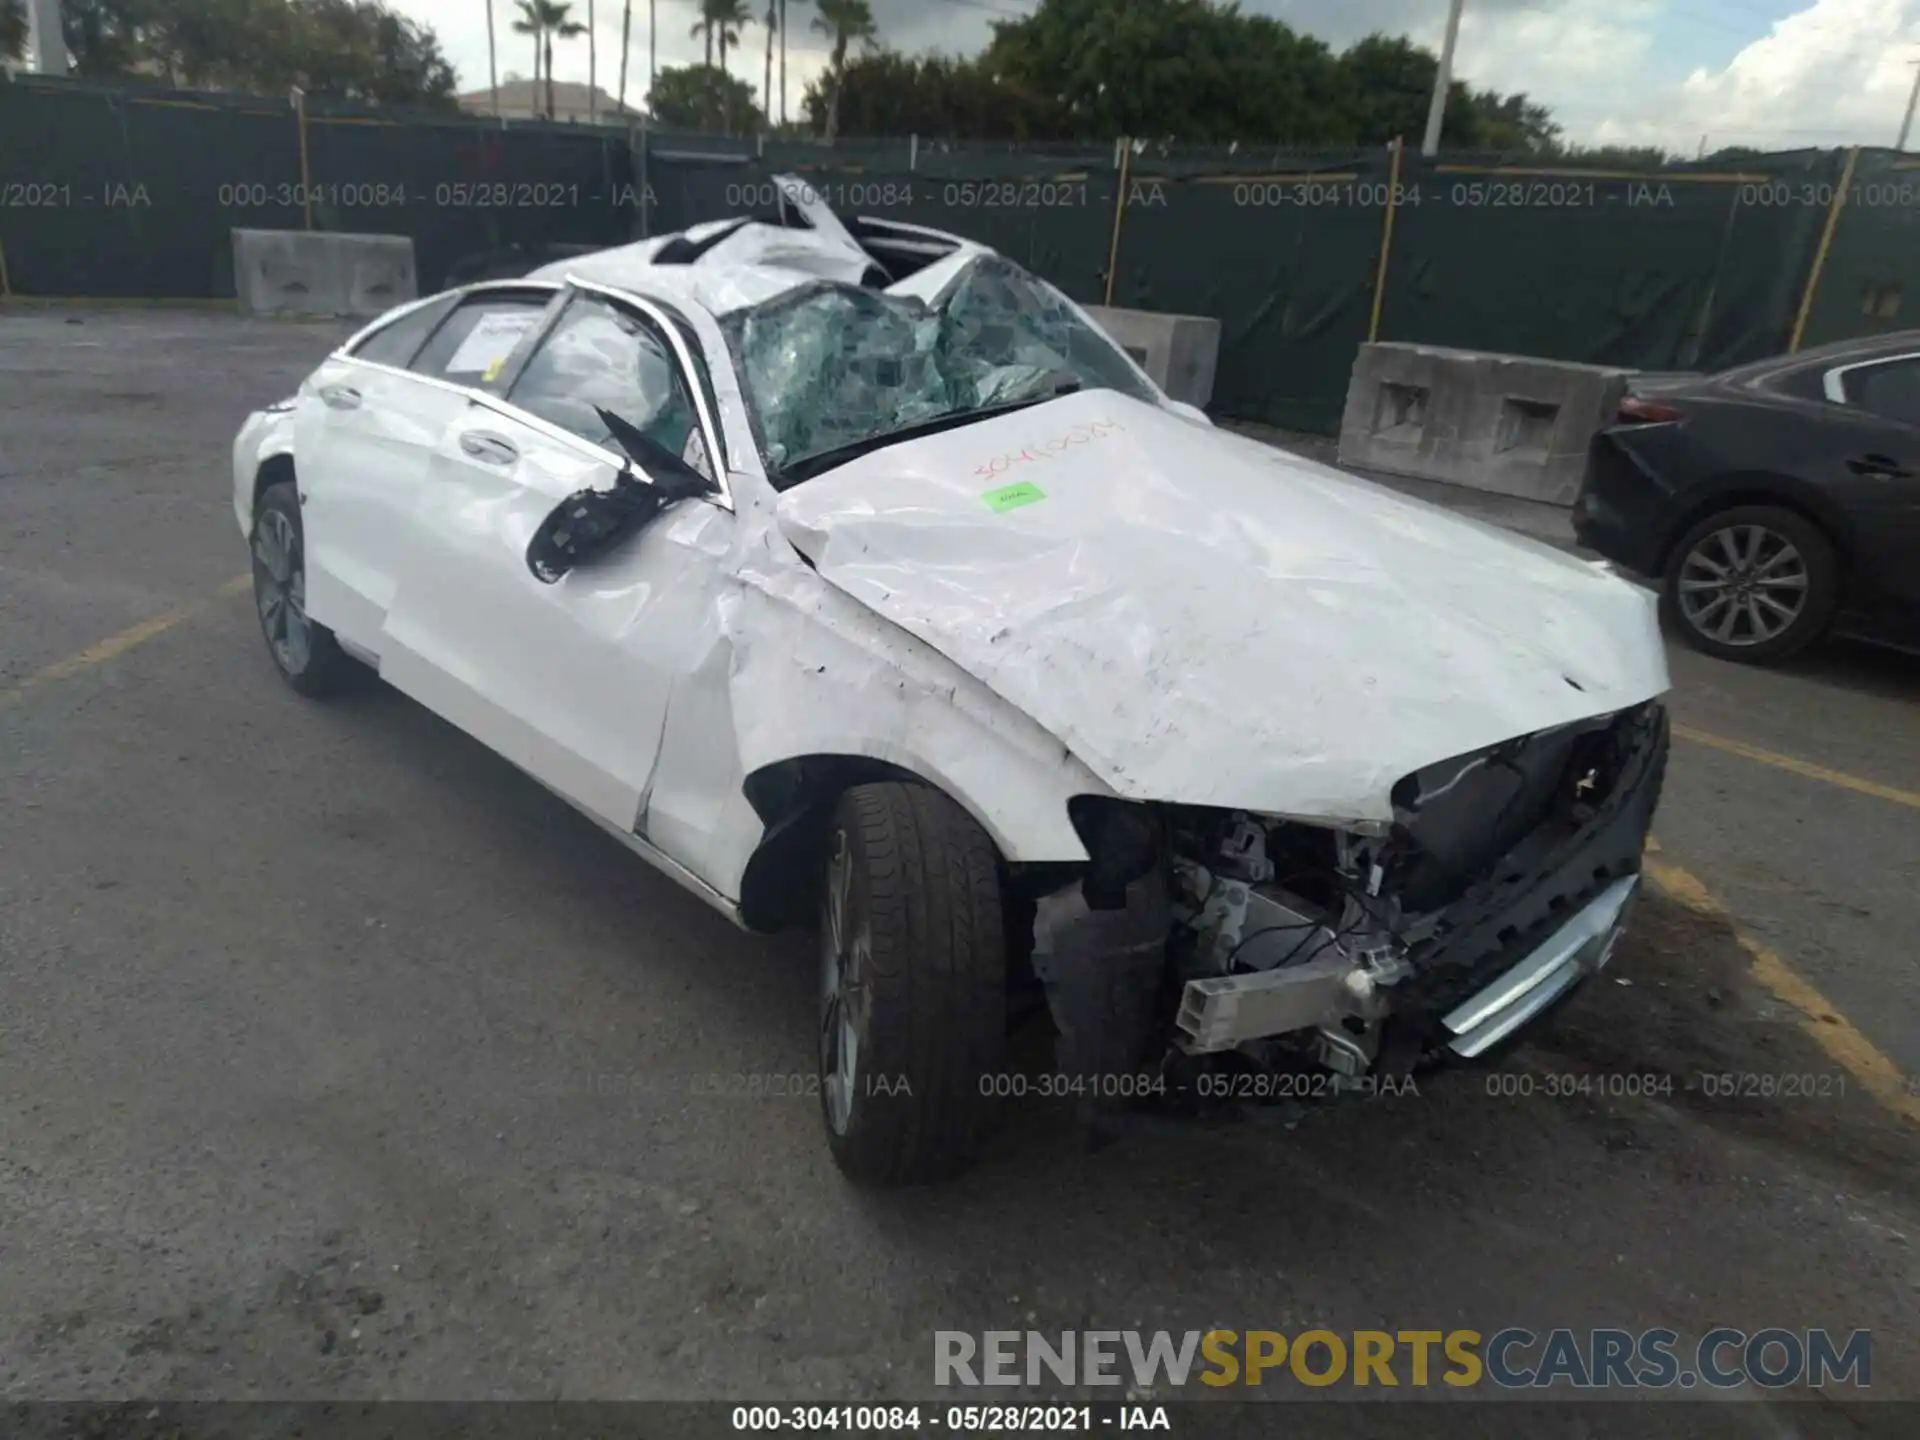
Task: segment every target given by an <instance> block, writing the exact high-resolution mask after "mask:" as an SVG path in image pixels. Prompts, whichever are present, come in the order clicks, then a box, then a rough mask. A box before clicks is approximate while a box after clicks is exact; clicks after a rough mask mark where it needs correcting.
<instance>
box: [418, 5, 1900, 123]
mask: <svg viewBox="0 0 1920 1440" xmlns="http://www.w3.org/2000/svg"><path fill="white" fill-rule="evenodd" d="M389 3H392V4H394V5H395V7H396V8H397V9H399V10H402V11H404V12H405V13H407V14H409V15H411V16H413V17H414V18H416V19H419V20H422V21H425V22H426V23H427V24H429V25H431V26H432V27H433V28H434V30H435V31H436V32H437V33H438V34H439V36H440V39H441V43H442V45H443V47H444V48H445V50H446V52H447V54H448V56H449V58H450V59H451V60H452V61H453V63H454V65H455V67H456V68H457V69H458V70H459V72H460V79H461V84H462V87H463V88H480V87H484V86H485V85H486V83H487V34H486V18H485V17H486V11H485V9H484V8H483V7H484V6H485V4H486V3H487V0H389ZM1035 3H1037V0H873V9H874V14H875V17H876V18H877V20H878V21H879V27H880V35H881V38H882V39H883V40H884V41H885V43H887V44H889V45H891V46H893V47H894V48H896V49H900V50H905V51H909V52H913V51H924V50H941V51H946V52H948V53H956V54H965V53H969V52H972V51H974V50H977V49H979V48H980V47H981V46H982V45H984V44H985V43H986V41H987V39H988V37H989V35H990V33H991V32H990V26H991V24H992V22H993V21H994V20H995V19H997V18H1004V17H1007V16H1017V15H1020V14H1023V13H1025V12H1027V11H1029V10H1030V9H1032V7H1033V5H1034V4H1035ZM493 4H494V7H495V16H496V19H495V25H496V27H497V34H498V40H499V46H500V53H499V65H500V72H501V75H502V77H503V78H504V77H505V75H506V74H507V73H508V72H509V71H512V72H514V73H516V74H520V75H529V74H531V73H532V68H533V50H532V42H531V41H530V40H528V39H527V38H526V37H524V36H517V35H514V34H513V33H512V31H511V19H512V3H511V0H493ZM654 4H655V7H656V9H657V12H658V16H659V25H660V36H659V58H660V64H661V65H662V66H666V65H670V64H671V65H679V64H685V63H687V62H689V61H692V60H697V59H698V58H699V55H700V43H699V42H698V41H696V40H694V39H692V38H690V36H689V34H688V31H689V28H690V27H691V26H692V25H693V23H694V19H695V16H696V13H697V12H696V9H695V6H694V4H693V3H692V0H654ZM764 4H765V0H748V5H749V8H750V9H751V8H755V7H757V6H761V5H764ZM1241 8H1242V9H1243V10H1247V11H1258V12H1260V13H1263V14H1268V15H1273V16H1276V17H1278V18H1279V19H1282V20H1284V21H1286V22H1287V23H1288V24H1289V25H1291V26H1293V27H1294V28H1295V29H1297V30H1301V31H1304V32H1306V33H1308V34H1311V35H1316V36H1319V37H1320V38H1321V39H1323V40H1326V41H1327V42H1329V43H1330V44H1332V45H1334V46H1335V47H1340V46H1344V45H1346V44H1348V43H1349V42H1351V41H1353V40H1355V39H1358V38H1359V37H1360V36H1362V35H1365V34H1367V33H1368V32H1369V31H1373V30H1384V31H1386V32H1388V33H1390V34H1391V33H1400V34H1407V35H1411V36H1412V37H1413V38H1415V39H1416V40H1419V41H1421V42H1423V43H1425V44H1428V45H1431V46H1432V47H1434V48H1435V49H1437V48H1438V47H1439V41H1440V34H1441V30H1442V28H1443V27H1444V25H1445V21H1446V0H1242V4H1241ZM586 10H587V0H573V11H574V15H575V16H576V18H579V19H581V20H585V18H586ZM788 12H789V16H790V25H791V28H792V31H793V33H792V34H791V35H790V36H789V37H788V52H787V70H788V87H789V95H788V106H789V109H790V111H793V110H797V107H798V105H799V100H800V94H801V91H802V89H803V88H804V86H805V84H806V81H807V80H808V79H809V78H811V77H812V76H814V75H816V74H817V73H818V72H819V71H820V70H821V69H822V68H823V66H824V65H825V62H826V54H825V44H824V41H823V40H822V39H821V37H819V36H818V35H815V34H812V33H810V32H809V30H808V28H807V22H808V21H809V20H810V19H811V18H812V16H813V15H814V14H815V13H816V12H815V11H814V8H813V6H812V5H811V4H807V3H804V0H788ZM620 13H621V5H620V0H595V13H594V31H595V34H596V35H597V36H598V40H599V46H598V48H599V61H598V63H599V78H600V83H601V87H602V88H603V89H605V90H608V91H611V90H613V89H614V88H615V86H616V80H617V74H618V70H619V51H620ZM765 44H766V36H765V32H764V30H763V29H762V28H761V27H759V26H757V25H756V26H754V27H751V28H750V29H749V30H748V31H747V33H746V35H745V37H744V41H743V50H744V52H745V53H744V54H742V55H741V56H740V58H739V60H738V61H730V68H732V69H734V71H735V73H736V74H745V75H746V76H747V77H748V78H750V79H751V80H752V81H753V83H754V84H755V85H756V86H757V85H758V84H759V80H760V75H761V66H762V63H763V56H764V46H765ZM1914 61H1920V0H1612V3H1607V0H1466V17H1465V19H1464V21H1463V22H1462V24H1461V29H1460V44H1459V49H1458V52H1457V59H1456V62H1455V73H1456V74H1457V75H1459V76H1460V77H1461V78H1463V79H1465V80H1467V81H1469V82H1470V83H1472V84H1473V85H1475V86H1481V87H1488V86H1490V87H1493V88H1495V89H1498V90H1502V91H1515V90H1524V91H1526V92H1527V93H1528V94H1529V95H1531V96H1533V97H1534V98H1536V99H1539V100H1543V101H1545V102H1547V103H1548V104H1549V105H1551V106H1552V108H1553V112H1554V114H1555V116H1556V117H1558V118H1559V120H1560V122H1561V123H1562V124H1563V125H1564V126H1565V127H1566V130H1567V133H1568V135H1569V137H1570V138H1571V139H1574V140H1577V141H1582V142H1588V143H1597V142H1602V141H1607V142H1630V143H1657V144H1664V145H1666V146H1668V147H1669V148H1672V149H1676V150H1680V151H1686V152H1691V151H1692V150H1694V149H1695V148H1696V147H1697V146H1698V145H1699V143H1700V141H1701V137H1702V136H1705V137H1706V138H1707V143H1708V145H1709V146H1710V147H1712V148H1718V147H1720V146H1722V145H1732V144H1743V145H1754V146H1760V147H1764V148H1770V149H1773V148H1778V149H1785V148H1791V147H1798V146H1807V145H1822V146H1824V145H1844V144H1851V143H1855V142H1859V143H1869V144H1879V145H1891V144H1892V143H1893V140H1894V137H1895V135H1896V134H1897V133H1898V131H1899V128H1900V117H1901V112H1902V110H1903V109H1904V108H1905V105H1906V98H1907V92H1908V89H1909V87H1910V86H1911V84H1912V82H1913V74H1914V71H1913V68H1912V62H1914ZM554 71H555V75H556V77H557V78H558V79H561V80H585V79H586V78H587V42H586V39H585V37H582V38H580V39H578V40H574V41H570V42H564V43H563V44H561V45H559V46H557V47H556V48H555V54H554ZM646 74H647V5H646V0H635V5H634V16H633V39H632V50H631V59H630V61H629V78H628V94H629V97H630V98H632V99H637V98H638V97H639V95H640V94H642V93H643V92H644V91H645V88H646Z"/></svg>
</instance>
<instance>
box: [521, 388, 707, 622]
mask: <svg viewBox="0 0 1920 1440" xmlns="http://www.w3.org/2000/svg"><path fill="white" fill-rule="evenodd" d="M600 418H601V420H602V421H603V422H604V423H605V424H606V427H607V429H608V431H609V432H610V433H611V434H612V436H613V438H614V440H615V441H616V442H618V444H619V445H620V448H621V449H622V450H624V451H626V453H627V455H628V456H629V457H631V458H630V461H629V463H628V464H627V466H626V467H625V468H624V469H622V470H621V472H620V474H619V476H618V478H616V479H615V480H614V482H613V488H612V489H611V490H576V491H575V492H574V493H573V494H571V495H569V496H568V497H567V498H566V499H564V500H562V501H561V502H560V503H559V504H558V505H556V506H555V507H554V508H553V511H552V513H551V514H549V515H548V516H547V518H546V519H545V520H543V521H541V522H540V528H539V529H538V530H536V531H534V532H533V539H532V540H531V541H529V542H528V544H527V569H528V570H530V571H532V572H533V576H534V578H535V579H536V580H539V581H541V582H543V583H545V584H548V585H551V584H553V583H554V582H555V581H557V580H558V579H560V577H561V576H563V575H565V574H566V573H567V572H568V571H569V570H572V569H574V568H575V567H576V566H579V565H583V564H585V563H586V562H587V561H589V560H592V559H594V558H595V557H596V556H599V555H602V554H604V553H605V552H606V551H608V550H611V549H612V548H613V547H614V546H615V545H617V544H618V543H619V542H620V541H621V540H623V539H625V538H626V537H627V536H629V535H633V534H636V533H638V532H639V531H640V530H642V529H644V528H645V527H646V526H647V524H648V523H649V522H651V521H652V519H653V517H654V516H656V515H658V514H659V513H660V512H661V511H662V510H664V509H666V508H667V507H668V506H669V505H672V504H673V503H675V502H676V501H679V500H685V499H688V498H690V497H692V496H695V495H703V494H705V493H707V492H708V491H709V490H711V489H713V482H712V481H711V480H709V479H708V478H707V477H706V476H705V475H702V474H701V473H700V472H699V471H698V470H695V469H694V468H693V467H692V466H691V465H689V464H687V463H686V462H685V461H683V460H682V459H681V458H680V457H679V456H678V455H675V454H673V453H671V452H670V451H668V450H665V449H663V448H662V447H660V446H659V445H656V444H655V443H654V442H653V441H652V440H650V439H648V438H647V437H646V436H645V435H643V434H642V433H641V432H640V431H639V430H638V429H637V428H636V427H635V426H633V425H632V424H631V423H629V422H628V421H625V420H622V419H621V418H620V417H619V416H617V415H614V414H612V413H611V412H610V411H607V410H604V409H603V410H601V411H600ZM632 460H639V461H641V462H642V463H644V464H645V466H646V469H647V476H648V478H647V480H641V479H639V478H638V477H637V476H636V475H635V473H634V469H633V465H632V463H631V461H632Z"/></svg>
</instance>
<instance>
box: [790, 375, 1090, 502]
mask: <svg viewBox="0 0 1920 1440" xmlns="http://www.w3.org/2000/svg"><path fill="white" fill-rule="evenodd" d="M1083 388H1084V386H1083V385H1082V382H1080V381H1079V380H1075V379H1063V380H1060V381H1058V382H1057V383H1056V385H1055V386H1054V388H1052V389H1050V390H1045V391H1042V392H1041V393H1040V394H1038V395H1022V396H1020V397H1019V398H1018V399H1014V400H996V401H995V402H994V403H993V404H991V405H982V406H980V407H979V408H977V409H969V410H948V411H945V412H943V413H941V414H939V415H931V416H928V417H927V418H926V419H925V420H916V421H915V422H914V423H913V424H911V425H903V426H901V427H900V428H899V429H898V430H888V431H885V432H884V433H882V434H879V435H869V436H867V437H866V438H865V439H863V440H851V441H849V442H848V443H846V444H845V445H836V446H834V448H833V449H831V450H821V451H819V452H817V453H816V454H813V455H803V456H801V457H800V458H799V459H798V460H795V461H794V462H793V463H792V464H790V465H784V466H782V467H781V468H780V469H779V470H778V471H777V472H776V473H775V474H773V475H772V476H771V479H772V480H773V488H774V489H776V490H786V489H789V488H790V487H792V486H795V485H798V484H799V483H800V482H801V481H803V480H811V479H812V478H813V477H814V476H816V475H819V474H822V473H823V472H825V471H828V470H831V469H833V468H834V467H835V466H836V465H844V464H846V463H847V462H848V461H849V460H858V459H859V458H860V457H861V456H862V455H870V454H872V453H873V452H874V451H875V450H884V449H886V448H887V447H888V446H889V445H899V444H903V443H905V442H906V441H908V440H918V439H920V438H921V437H922V436H925V435H938V434H940V433H941V432H942V431H944V430H958V429H959V428H960V427H961V426H962V425H971V424H972V423H973V422H974V421H975V420H990V419H992V418H993V417H994V416H996V415H1011V414H1012V413H1013V412H1014V411H1016V410H1027V409H1031V408H1032V407H1033V406H1035V405H1044V404H1045V403H1046V402H1047V401H1049V400H1057V399H1059V398H1060V397H1061V396H1062V395H1071V394H1072V393H1073V392H1074V391H1076V390H1080V389H1083Z"/></svg>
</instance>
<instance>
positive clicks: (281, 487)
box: [253, 480, 359, 698]
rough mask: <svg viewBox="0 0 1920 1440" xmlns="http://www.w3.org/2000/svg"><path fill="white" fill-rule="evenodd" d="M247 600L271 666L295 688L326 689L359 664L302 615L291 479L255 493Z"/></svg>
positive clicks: (296, 505)
mask: <svg viewBox="0 0 1920 1440" xmlns="http://www.w3.org/2000/svg"><path fill="white" fill-rule="evenodd" d="M253 602H254V608H255V609H256V610H257V611H258V612H259V614H260V631H261V633H262V634H263V635H265V636H266V640H267V651H268V653H269V654H271V655H272V656H273V663H274V666H275V667H276V668H277V669H278V670H279V671H280V673H281V675H283V676H284V677H285V678H286V681H287V683H288V684H289V685H291V686H293V688H294V689H295V691H297V692H298V693H300V694H302V695H305V696H308V697H309V698H318V697H320V696H323V695H331V694H333V693H334V692H336V691H338V690H339V689H341V688H342V687H343V686H345V685H346V684H348V683H349V682H350V681H352V680H353V679H354V678H356V674H357V672H358V670H359V667H358V666H357V665H356V664H355V663H354V661H353V659H352V658H351V657H350V656H349V655H348V654H347V653H346V652H345V651H344V650H342V649H341V648H340V646H339V643H338V642H337V641H336V640H335V639H334V638H333V632H332V631H331V630H329V629H327V627H326V626H324V625H321V624H318V623H316V622H315V621H314V620H312V619H311V618H309V617H308V615H307V565H306V549H305V542H304V539H303V536H302V532H301V528H300V499H299V496H298V495H297V494H296V493H295V490H294V482H293V481H291V480H282V481H280V482H279V483H278V484H274V485H269V486H268V487H267V488H266V489H265V490H263V491H262V492H261V493H260V500H259V503H258V504H256V505H255V506H254V510H253Z"/></svg>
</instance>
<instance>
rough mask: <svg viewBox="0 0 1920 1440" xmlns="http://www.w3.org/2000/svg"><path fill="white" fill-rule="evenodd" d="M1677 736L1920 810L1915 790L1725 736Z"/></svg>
mask: <svg viewBox="0 0 1920 1440" xmlns="http://www.w3.org/2000/svg"><path fill="white" fill-rule="evenodd" d="M1673 733H1674V736H1675V738H1677V739H1681V740H1689V741H1692V742H1693V743H1694V744H1695V745H1705V746H1706V747H1708V748H1709V749H1711V750H1723V751H1725V752H1726V753H1727V754H1729V755H1738V756H1739V757H1740V758H1741V759H1743V760H1753V761H1757V762H1758V763H1759V764H1762V765H1771V766H1773V768H1774V769H1776V770H1785V771H1788V772H1789V773H1791V774H1794V775H1802V776H1805V777H1806V778H1807V779H1809V780H1819V781H1822V782H1823V783H1825V784H1828V785H1838V786H1839V787H1840V788H1841V789H1842V790H1853V791H1856V792H1858V793H1859V794H1862V795H1871V796H1873V797H1874V798H1876V799H1879V800H1891V801H1892V802H1893V803H1894V804H1896V805H1911V806H1913V807H1914V808H1915V809H1920V793H1916V792H1914V791H1912V790H1901V789H1898V788H1897V787H1895V786H1892V785H1882V784H1881V783H1880V782H1879V781H1878V780H1862V779H1861V778H1860V777H1859V776H1858V775H1849V774H1847V773H1846V772H1845V771H1844V770H1829V769H1828V768H1827V767H1826V766H1825V765H1815V764H1814V763H1813V762H1812V761H1810V760H1801V759H1798V758H1796V757H1795V756H1792V755H1782V754H1781V753H1780V752H1779V751H1777V750H1762V749H1761V748H1760V747H1759V746H1758V745H1749V744H1747V743H1746V742H1745V741H1744V740H1729V739H1728V738H1727V737H1726V736H1724V735H1714V734H1711V733H1710V732H1708V731H1705V730H1695V729H1694V728H1693V727H1692V726H1690V725H1675V726H1674V727H1673Z"/></svg>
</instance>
